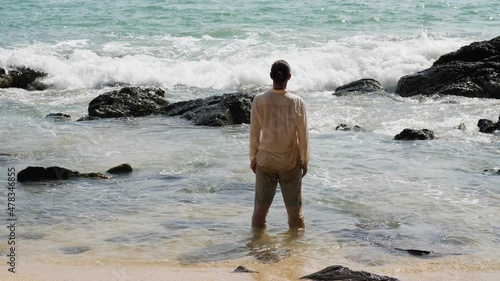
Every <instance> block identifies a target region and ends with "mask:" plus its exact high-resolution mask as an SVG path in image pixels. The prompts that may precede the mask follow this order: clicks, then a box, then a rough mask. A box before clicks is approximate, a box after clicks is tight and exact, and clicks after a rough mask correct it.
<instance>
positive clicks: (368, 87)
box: [334, 78, 384, 95]
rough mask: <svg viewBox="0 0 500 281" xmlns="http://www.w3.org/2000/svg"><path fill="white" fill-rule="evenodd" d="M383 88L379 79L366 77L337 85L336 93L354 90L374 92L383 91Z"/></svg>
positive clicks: (341, 93) (340, 93)
mask: <svg viewBox="0 0 500 281" xmlns="http://www.w3.org/2000/svg"><path fill="white" fill-rule="evenodd" d="M383 90H384V88H383V87H382V86H381V85H380V83H379V82H378V81H377V80H375V79H371V78H365V79H359V80H356V81H353V82H350V83H348V84H345V85H342V86H340V87H337V89H335V93H334V95H343V94H347V93H353V92H360V93H373V92H381V91H383Z"/></svg>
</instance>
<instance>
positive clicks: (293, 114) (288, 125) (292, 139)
mask: <svg viewBox="0 0 500 281" xmlns="http://www.w3.org/2000/svg"><path fill="white" fill-rule="evenodd" d="M253 159H255V160H256V162H257V165H259V166H264V167H270V168H274V169H278V170H290V169H293V168H294V167H295V165H297V163H298V161H299V159H300V161H301V162H302V164H307V163H308V162H309V130H308V126H307V115H306V108H305V106H304V101H303V100H302V98H301V97H299V96H297V95H294V94H292V93H290V92H288V91H286V90H274V89H273V90H269V91H267V92H265V93H262V94H258V95H256V96H255V98H254V100H253V104H252V112H251V125H250V161H252V160H253Z"/></svg>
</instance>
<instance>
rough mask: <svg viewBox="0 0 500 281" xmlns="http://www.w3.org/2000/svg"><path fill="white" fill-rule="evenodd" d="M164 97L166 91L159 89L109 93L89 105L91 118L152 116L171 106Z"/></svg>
mask: <svg viewBox="0 0 500 281" xmlns="http://www.w3.org/2000/svg"><path fill="white" fill-rule="evenodd" d="M164 96H165V91H163V90H162V89H159V88H146V89H142V88H139V87H126V88H122V89H120V90H118V91H112V92H107V93H104V94H102V95H99V96H98V97H96V98H95V99H93V100H92V101H91V102H90V103H89V108H88V112H89V117H90V118H95V117H99V118H116V117H138V116H146V115H150V114H152V113H153V112H155V111H157V110H159V109H160V108H161V107H162V106H166V105H168V104H169V102H168V101H167V100H165V99H164ZM85 120H89V119H85ZM81 121H83V120H81Z"/></svg>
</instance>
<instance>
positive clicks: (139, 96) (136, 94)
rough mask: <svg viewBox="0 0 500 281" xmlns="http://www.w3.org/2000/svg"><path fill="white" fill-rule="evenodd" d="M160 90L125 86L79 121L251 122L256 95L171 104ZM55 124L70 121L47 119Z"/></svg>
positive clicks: (64, 116)
mask: <svg viewBox="0 0 500 281" xmlns="http://www.w3.org/2000/svg"><path fill="white" fill-rule="evenodd" d="M164 97H165V91H163V90H162V89H159V88H139V87H125V88H122V89H120V90H116V91H111V92H107V93H104V94H102V95H99V96H97V97H96V98H94V99H93V100H92V101H90V103H89V106H88V115H87V116H84V117H81V118H79V119H78V120H77V121H88V120H97V119H101V118H124V117H140V116H147V115H152V114H157V115H163V116H178V117H180V118H183V119H186V120H189V121H190V122H191V123H192V124H194V125H200V126H212V127H220V126H227V125H238V124H248V123H250V111H251V106H252V101H253V95H251V94H246V93H228V94H223V95H220V96H212V97H208V98H203V99H195V100H189V101H181V102H176V103H170V102H169V101H167V100H165V98H164ZM46 118H50V119H52V120H53V121H55V122H60V121H71V120H72V118H71V116H70V115H68V114H65V113H61V112H59V113H51V114H49V115H47V116H46Z"/></svg>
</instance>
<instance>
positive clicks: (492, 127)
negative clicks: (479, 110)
mask: <svg viewBox="0 0 500 281" xmlns="http://www.w3.org/2000/svg"><path fill="white" fill-rule="evenodd" d="M477 126H478V127H479V132H481V133H487V134H492V133H494V132H495V131H496V130H500V116H498V122H496V123H495V122H493V121H491V120H488V119H479V121H478V122H477Z"/></svg>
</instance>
